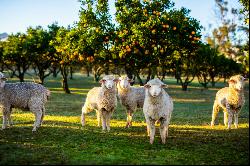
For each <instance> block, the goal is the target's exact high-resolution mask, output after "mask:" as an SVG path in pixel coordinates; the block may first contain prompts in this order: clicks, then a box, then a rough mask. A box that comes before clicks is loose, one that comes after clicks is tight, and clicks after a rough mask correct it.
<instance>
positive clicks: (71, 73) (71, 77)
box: [69, 66, 73, 80]
mask: <svg viewBox="0 0 250 166" xmlns="http://www.w3.org/2000/svg"><path fill="white" fill-rule="evenodd" d="M69 70H70V77H69V79H71V80H73V67H72V66H70V68H69Z"/></svg>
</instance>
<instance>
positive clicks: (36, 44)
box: [27, 26, 54, 84]
mask: <svg viewBox="0 0 250 166" xmlns="http://www.w3.org/2000/svg"><path fill="white" fill-rule="evenodd" d="M50 40H52V38H50V35H49V33H48V32H47V31H45V30H44V29H42V27H41V26H37V27H36V28H32V27H30V28H28V30H27V41H28V49H29V50H30V52H31V56H32V59H31V60H32V64H33V66H34V69H35V71H36V70H38V73H37V75H38V76H39V79H40V80H39V82H40V83H41V84H43V83H44V79H45V78H46V77H48V76H49V75H50V74H51V72H50V71H49V70H48V69H49V68H50V66H51V62H52V60H53V56H54V52H53V51H52V50H51V46H50V45H49V42H50ZM46 72H47V73H46Z"/></svg>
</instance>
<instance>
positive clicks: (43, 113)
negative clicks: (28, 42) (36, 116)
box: [39, 106, 45, 127]
mask: <svg viewBox="0 0 250 166" xmlns="http://www.w3.org/2000/svg"><path fill="white" fill-rule="evenodd" d="M44 115H45V107H44V106H43V109H42V116H41V119H40V124H39V127H40V126H41V125H42V123H43V118H44Z"/></svg>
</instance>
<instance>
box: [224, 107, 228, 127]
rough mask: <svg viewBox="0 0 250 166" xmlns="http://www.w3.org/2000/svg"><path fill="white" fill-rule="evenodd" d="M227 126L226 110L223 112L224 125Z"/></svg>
mask: <svg viewBox="0 0 250 166" xmlns="http://www.w3.org/2000/svg"><path fill="white" fill-rule="evenodd" d="M227 124H228V112H227V111H226V109H225V110H224V125H225V126H227Z"/></svg>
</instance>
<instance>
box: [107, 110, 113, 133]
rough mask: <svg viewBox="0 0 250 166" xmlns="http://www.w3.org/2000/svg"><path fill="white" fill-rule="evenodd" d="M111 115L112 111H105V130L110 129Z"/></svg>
mask: <svg viewBox="0 0 250 166" xmlns="http://www.w3.org/2000/svg"><path fill="white" fill-rule="evenodd" d="M111 116H112V112H111V111H109V112H107V113H106V126H107V131H110V119H111Z"/></svg>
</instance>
